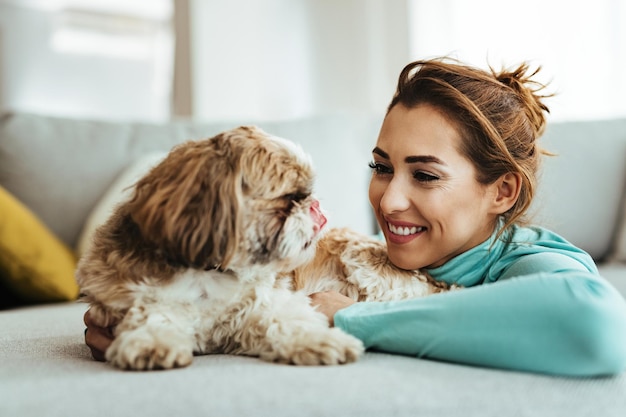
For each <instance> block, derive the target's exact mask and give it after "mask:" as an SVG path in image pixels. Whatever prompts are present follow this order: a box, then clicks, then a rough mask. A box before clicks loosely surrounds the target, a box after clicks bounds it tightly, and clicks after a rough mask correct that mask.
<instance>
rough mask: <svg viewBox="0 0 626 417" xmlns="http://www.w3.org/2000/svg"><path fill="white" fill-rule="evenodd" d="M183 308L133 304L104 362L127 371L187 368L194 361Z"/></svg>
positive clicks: (186, 315) (192, 345) (191, 338)
mask: <svg viewBox="0 0 626 417" xmlns="http://www.w3.org/2000/svg"><path fill="white" fill-rule="evenodd" d="M184 313H188V312H186V311H185V306H182V305H175V306H174V305H172V306H168V305H164V303H162V302H160V303H159V304H156V303H151V304H142V303H136V304H135V306H133V307H132V308H131V309H130V310H129V311H128V313H127V314H126V315H125V316H124V319H123V320H122V322H121V323H120V324H119V325H118V326H117V328H116V337H115V340H114V341H113V343H112V344H111V346H110V347H109V348H108V349H107V352H106V359H107V361H109V362H110V363H111V364H113V365H114V366H117V367H118V368H121V369H130V370H151V369H170V368H176V367H183V366H187V365H189V364H190V363H191V361H192V358H193V349H194V339H193V334H194V332H193V328H192V319H191V317H190V315H189V314H184Z"/></svg>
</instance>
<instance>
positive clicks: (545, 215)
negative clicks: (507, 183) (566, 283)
mask: <svg viewBox="0 0 626 417" xmlns="http://www.w3.org/2000/svg"><path fill="white" fill-rule="evenodd" d="M541 144H542V146H543V147H544V148H546V149H547V150H549V151H551V152H553V153H556V156H554V157H546V158H545V161H544V164H543V169H542V173H541V178H540V183H539V189H538V195H537V198H536V200H535V202H534V204H533V210H532V212H533V213H534V214H535V216H534V220H535V221H536V222H538V223H540V224H541V225H543V226H545V227H547V228H549V229H552V230H554V231H555V232H557V233H559V234H561V235H562V236H563V237H565V238H566V239H568V240H569V241H571V242H572V243H573V244H575V245H576V246H579V247H581V248H582V249H584V250H586V251H587V252H589V254H590V255H592V256H593V257H594V259H596V260H597V261H598V260H604V259H606V257H607V256H608V255H609V253H610V251H611V243H612V241H613V236H614V234H615V225H616V224H617V222H618V220H619V218H620V217H621V215H622V214H621V213H620V209H619V207H620V201H621V199H622V194H623V190H624V188H626V163H624V155H626V119H615V120H597V121H584V122H561V123H549V124H548V128H547V130H546V133H545V136H544V138H543V139H542V140H541Z"/></svg>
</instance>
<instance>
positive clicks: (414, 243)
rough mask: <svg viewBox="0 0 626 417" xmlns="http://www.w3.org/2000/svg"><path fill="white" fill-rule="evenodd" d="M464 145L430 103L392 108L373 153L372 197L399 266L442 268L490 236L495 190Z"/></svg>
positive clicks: (406, 267) (394, 260)
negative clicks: (482, 179) (462, 150)
mask: <svg viewBox="0 0 626 417" xmlns="http://www.w3.org/2000/svg"><path fill="white" fill-rule="evenodd" d="M460 143H461V137H460V136H459V133H458V132H457V130H456V129H455V128H454V126H453V125H452V124H451V123H450V122H449V121H448V119H446V117H444V116H443V113H441V112H440V111H438V110H437V109H436V108H435V107H433V106H431V105H428V104H420V105H418V106H416V107H413V108H407V107H404V106H403V105H401V104H398V105H396V106H394V107H393V108H392V109H391V111H390V112H389V113H388V114H387V116H386V118H385V120H384V122H383V125H382V127H381V130H380V135H379V137H378V141H377V143H376V147H375V148H374V150H373V152H372V155H373V166H372V168H373V174H372V179H371V182H370V188H369V197H370V203H371V204H372V207H373V208H374V211H375V213H376V218H377V220H378V224H379V225H380V227H381V229H382V231H383V233H384V235H385V239H386V241H387V246H388V251H389V258H390V260H391V261H392V262H393V263H394V264H395V265H396V266H398V267H400V268H403V269H418V268H425V267H426V268H433V267H437V266H441V265H443V264H444V263H445V262H447V261H448V260H449V259H451V258H453V257H454V256H456V255H459V254H461V253H463V252H465V251H467V250H468V249H471V248H473V247H474V246H476V245H478V244H480V243H482V242H484V241H485V240H487V239H488V238H489V236H490V235H491V233H492V231H493V227H494V224H495V220H496V217H497V214H496V213H493V207H492V204H491V202H492V201H493V200H494V198H495V194H497V189H496V187H495V186H489V185H483V184H480V183H479V182H478V181H477V180H476V169H475V168H474V166H473V165H472V163H471V162H470V161H469V159H467V158H466V157H465V156H463V155H462V154H461V153H460V151H459V149H460ZM494 193H495V194H494Z"/></svg>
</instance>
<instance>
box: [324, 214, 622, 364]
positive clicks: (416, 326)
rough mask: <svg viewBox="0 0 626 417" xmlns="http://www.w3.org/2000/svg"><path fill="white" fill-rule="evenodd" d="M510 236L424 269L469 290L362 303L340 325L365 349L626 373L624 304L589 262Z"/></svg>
mask: <svg viewBox="0 0 626 417" xmlns="http://www.w3.org/2000/svg"><path fill="white" fill-rule="evenodd" d="M505 235H506V238H501V239H496V238H495V235H494V236H492V237H491V238H490V239H488V240H487V241H485V242H483V243H482V244H481V245H478V246H477V247H475V248H473V249H471V250H469V251H467V252H465V253H463V254H461V255H459V256H457V257H455V258H453V259H451V260H450V261H448V262H447V263H446V264H444V265H443V266H441V267H438V268H433V269H429V270H427V271H428V273H429V274H430V275H431V276H432V277H433V278H435V279H437V280H439V281H445V282H447V283H450V284H458V285H462V286H463V287H465V288H463V289H461V290H458V291H451V292H446V293H441V294H435V295H431V296H428V297H424V298H417V299H411V300H403V301H393V302H363V303H356V304H353V305H352V306H350V307H348V308H345V309H343V310H340V311H339V312H337V313H336V314H335V317H334V322H335V326H337V327H339V328H341V329H343V330H345V331H346V332H348V333H350V334H352V335H354V336H356V337H358V338H359V339H361V340H362V341H363V343H364V344H365V346H366V348H369V349H373V350H379V351H385V352H392V353H399V354H405V355H413V356H417V357H420V358H431V359H436V360H443V361H450V362H457V363H464V364H470V365H478V366H485V367H495V368H505V369H514V370H520V371H530V372H540V373H548V374H557V375H570V376H594V375H610V374H616V373H619V372H621V371H622V370H623V369H624V368H626V301H625V300H624V298H623V297H622V296H621V295H620V294H619V292H618V291H617V290H616V289H615V288H613V286H611V285H610V284H609V283H608V282H607V281H606V280H605V279H604V278H602V277H601V276H600V275H599V274H598V270H597V268H596V266H595V264H594V262H593V260H592V259H591V257H590V256H589V255H588V254H587V253H585V252H584V251H582V250H581V249H578V248H577V247H575V246H573V245H572V244H571V243H569V242H567V241H566V240H565V239H563V238H562V237H560V236H558V235H557V234H555V233H553V232H550V231H548V230H545V229H542V228H538V227H517V226H514V227H512V228H511V229H510V230H509V232H508V233H507V234H505Z"/></svg>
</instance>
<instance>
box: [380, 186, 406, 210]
mask: <svg viewBox="0 0 626 417" xmlns="http://www.w3.org/2000/svg"><path fill="white" fill-rule="evenodd" d="M407 191H408V187H407V186H405V185H403V184H402V182H401V181H399V180H398V179H397V178H394V179H392V180H391V181H390V182H389V183H388V184H387V188H385V190H384V191H383V195H382V198H381V199H380V208H381V210H382V211H383V212H384V213H388V214H391V213H396V212H402V211H405V210H408V209H409V207H410V205H411V203H410V199H409V196H408V195H407Z"/></svg>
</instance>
